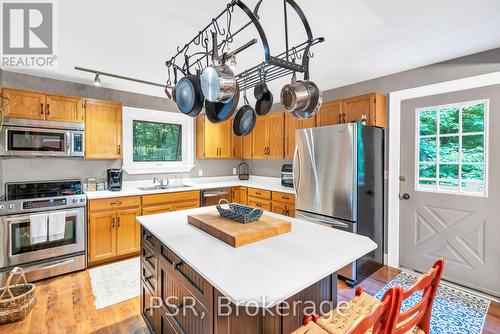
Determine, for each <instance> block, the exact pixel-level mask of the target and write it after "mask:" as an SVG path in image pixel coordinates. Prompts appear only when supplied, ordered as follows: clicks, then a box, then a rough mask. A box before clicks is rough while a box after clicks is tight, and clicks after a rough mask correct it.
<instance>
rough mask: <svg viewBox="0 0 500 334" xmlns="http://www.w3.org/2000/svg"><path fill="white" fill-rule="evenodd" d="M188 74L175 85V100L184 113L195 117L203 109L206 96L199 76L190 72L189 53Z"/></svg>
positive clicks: (187, 61) (187, 58)
mask: <svg viewBox="0 0 500 334" xmlns="http://www.w3.org/2000/svg"><path fill="white" fill-rule="evenodd" d="M186 74H187V75H186V76H185V77H182V78H181V80H179V82H178V83H177V85H176V86H175V101H176V103H177V107H179V110H180V111H181V112H182V113H183V114H185V115H188V116H191V117H195V116H198V114H199V113H200V111H201V109H203V102H204V98H203V94H202V92H201V87H200V80H199V78H198V76H197V75H192V74H190V73H189V57H188V56H187V55H186Z"/></svg>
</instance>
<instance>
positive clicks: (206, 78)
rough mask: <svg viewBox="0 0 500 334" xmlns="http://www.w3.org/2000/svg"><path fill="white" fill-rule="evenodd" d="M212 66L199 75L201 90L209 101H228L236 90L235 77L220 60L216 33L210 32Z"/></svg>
mask: <svg viewBox="0 0 500 334" xmlns="http://www.w3.org/2000/svg"><path fill="white" fill-rule="evenodd" d="M212 43H213V45H212V64H213V65H212V66H209V67H207V68H205V69H204V70H203V72H202V73H201V76H200V82H201V90H202V92H203V95H204V96H205V99H206V100H208V101H210V102H228V101H229V100H231V99H232V98H233V97H234V94H235V92H236V79H235V77H234V73H233V71H232V70H231V69H230V68H229V66H228V65H226V64H224V63H223V62H222V63H221V62H220V59H219V55H218V49H217V33H212Z"/></svg>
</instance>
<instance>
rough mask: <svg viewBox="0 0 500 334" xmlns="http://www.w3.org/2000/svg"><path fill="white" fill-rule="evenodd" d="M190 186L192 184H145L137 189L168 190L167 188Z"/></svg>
mask: <svg viewBox="0 0 500 334" xmlns="http://www.w3.org/2000/svg"><path fill="white" fill-rule="evenodd" d="M189 187H191V186H188V185H186V184H180V185H175V186H161V185H156V186H145V187H137V189H139V190H142V191H151V190H167V189H179V188H189Z"/></svg>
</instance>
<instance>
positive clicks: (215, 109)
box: [205, 85, 240, 123]
mask: <svg viewBox="0 0 500 334" xmlns="http://www.w3.org/2000/svg"><path fill="white" fill-rule="evenodd" d="M239 101H240V88H239V86H238V85H236V92H235V94H234V97H233V98H232V99H231V100H229V101H228V102H225V103H223V102H210V101H208V100H205V113H206V114H207V118H208V120H209V121H210V122H212V123H220V122H224V121H226V120H228V119H229V118H231V116H232V115H233V114H234V112H235V111H236V108H237V107H238V102H239Z"/></svg>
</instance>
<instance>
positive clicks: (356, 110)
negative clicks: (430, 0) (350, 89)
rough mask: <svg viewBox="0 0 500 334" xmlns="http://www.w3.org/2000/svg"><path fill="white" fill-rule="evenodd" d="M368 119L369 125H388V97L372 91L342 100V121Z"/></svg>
mask: <svg viewBox="0 0 500 334" xmlns="http://www.w3.org/2000/svg"><path fill="white" fill-rule="evenodd" d="M363 118H365V119H366V124H367V125H373V126H379V127H385V126H386V97H385V95H382V94H380V93H370V94H365V95H360V96H355V97H352V98H349V99H344V100H342V121H343V123H351V122H354V121H361V120H362V119H363Z"/></svg>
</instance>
